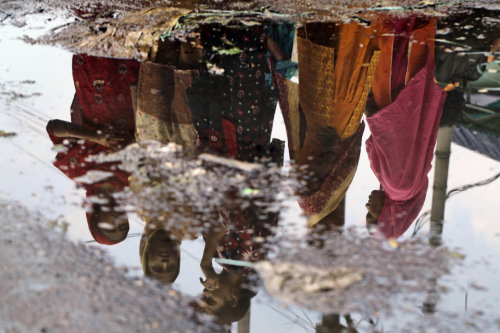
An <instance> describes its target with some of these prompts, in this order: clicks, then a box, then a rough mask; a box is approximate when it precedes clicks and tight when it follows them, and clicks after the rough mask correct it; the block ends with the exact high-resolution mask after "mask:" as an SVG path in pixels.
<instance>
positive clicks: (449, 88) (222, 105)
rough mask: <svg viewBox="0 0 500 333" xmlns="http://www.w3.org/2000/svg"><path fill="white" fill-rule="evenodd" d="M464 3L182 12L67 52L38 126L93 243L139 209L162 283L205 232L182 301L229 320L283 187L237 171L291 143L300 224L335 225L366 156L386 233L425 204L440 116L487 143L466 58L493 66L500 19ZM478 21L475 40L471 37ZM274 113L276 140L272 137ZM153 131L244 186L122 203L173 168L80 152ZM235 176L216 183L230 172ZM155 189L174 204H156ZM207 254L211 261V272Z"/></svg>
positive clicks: (236, 313)
mask: <svg viewBox="0 0 500 333" xmlns="http://www.w3.org/2000/svg"><path fill="white" fill-rule="evenodd" d="M165 10H168V9H165ZM186 12H189V11H186ZM211 15H213V16H216V14H215V12H214V13H212V14H211ZM249 15H250V14H249ZM461 15H462V14H457V15H455V16H453V15H451V16H449V17H446V18H444V19H438V18H436V17H432V16H428V15H424V14H420V13H416V14H409V15H393V14H389V13H380V12H377V13H376V12H366V13H362V14H360V15H359V16H356V17H353V18H351V19H350V20H349V21H338V22H333V21H328V22H324V21H317V22H315V21H305V22H294V21H285V20H277V19H269V18H263V17H262V16H258V15H256V16H251V15H250V16H249V17H245V19H241V18H240V19H233V20H228V19H225V22H224V23H221V22H219V21H217V20H213V21H211V20H210V19H208V18H210V16H202V15H199V16H197V15H191V14H186V15H178V17H176V18H175V20H174V19H172V20H171V22H170V23H169V24H170V29H165V27H163V28H162V29H163V30H164V31H168V33H166V34H164V35H163V36H162V38H160V39H159V40H158V41H157V50H156V52H150V53H149V54H148V56H147V59H146V60H144V59H140V60H134V59H124V58H122V57H121V58H107V57H100V56H94V55H90V54H86V53H80V54H74V56H73V62H72V71H73V80H74V85H75V91H76V92H75V96H74V99H73V103H72V104H71V106H70V107H69V110H70V117H69V118H71V121H70V122H68V121H64V120H59V119H53V120H50V121H49V122H48V124H47V133H48V135H49V137H50V139H51V140H52V142H53V144H54V145H55V146H56V147H57V148H58V149H57V150H58V153H57V156H56V157H55V161H54V166H55V167H56V168H58V169H59V170H60V171H61V172H62V173H64V174H65V175H66V176H67V177H68V178H70V179H72V180H73V181H74V182H75V183H76V184H77V185H78V186H80V187H82V188H84V189H85V191H86V201H85V203H84V207H83V208H82V209H84V210H85V212H86V217H87V222H88V228H89V231H90V233H91V235H92V237H93V239H94V240H95V241H96V242H98V243H100V244H105V245H113V244H117V243H120V242H122V241H124V240H125V239H126V238H127V236H128V233H129V219H128V215H129V214H130V213H131V212H133V213H136V214H137V215H138V216H139V217H140V218H141V220H142V222H143V224H144V231H143V233H142V237H141V240H140V247H139V250H138V252H139V257H140V262H141V265H142V269H143V272H144V274H145V275H147V276H149V277H151V278H153V279H155V280H157V281H159V282H161V283H165V284H171V283H173V282H174V281H175V280H176V279H177V277H178V275H179V271H180V266H181V262H182V260H181V251H180V246H181V243H182V242H183V241H185V240H193V239H197V238H199V237H201V238H203V240H204V243H205V245H204V251H203V256H202V258H201V260H200V263H199V264H200V268H201V270H202V272H203V274H204V275H205V278H200V283H201V284H202V286H203V292H202V295H199V297H198V298H197V299H198V301H196V302H193V304H192V306H193V307H194V308H195V309H196V310H197V311H200V312H203V313H209V314H212V315H215V317H216V318H217V319H216V322H217V323H218V324H230V323H232V322H236V321H239V320H240V319H241V318H243V317H244V316H245V314H247V313H248V310H249V307H250V303H251V299H252V298H253V297H254V296H256V294H257V292H258V290H259V289H258V286H259V284H260V282H259V279H260V278H259V275H258V274H257V272H256V270H255V269H253V268H252V267H253V266H252V265H253V264H255V263H258V262H260V261H262V260H265V259H267V258H268V256H269V255H270V254H271V252H272V251H271V249H272V247H273V246H274V244H273V239H274V238H275V236H276V233H277V230H278V227H279V224H281V223H282V221H280V209H279V207H278V206H277V205H276V203H277V202H278V201H279V200H278V191H276V192H275V193H272V191H271V193H270V194H269V192H268V191H267V192H266V191H264V189H266V188H267V186H268V184H267V183H266V179H263V180H261V181H260V182H259V183H258V184H257V185H255V184H254V183H252V181H255V179H253V178H254V177H256V175H255V174H254V173H252V172H251V171H250V172H249V171H242V170H243V169H244V168H250V169H251V168H253V166H254V165H257V167H261V168H265V169H266V170H270V169H272V170H276V171H277V172H282V169H283V168H284V164H285V163H284V161H286V157H285V156H289V158H290V168H287V169H286V170H287V172H288V173H287V175H288V176H289V177H290V178H293V180H294V182H293V184H294V185H293V186H292V187H293V190H292V193H290V196H291V197H293V198H294V200H296V201H297V202H298V205H299V206H300V208H301V210H302V212H303V214H304V215H305V216H306V224H307V227H309V228H310V233H311V234H315V233H325V232H329V231H332V230H335V231H336V232H337V233H338V232H340V233H342V229H343V227H344V220H345V207H346V200H347V199H346V193H347V192H348V190H349V187H350V185H351V183H352V182H353V179H354V177H355V175H356V173H357V172H358V171H362V172H365V171H366V170H358V164H359V161H360V156H361V155H362V154H366V156H367V157H368V159H369V165H370V168H371V172H373V174H374V175H375V177H376V179H377V180H378V182H379V184H380V186H379V187H378V188H375V189H373V191H371V193H368V192H367V193H366V197H367V198H368V199H367V203H366V205H365V207H366V210H367V214H366V227H367V229H368V232H369V234H370V236H371V237H372V238H374V239H383V238H386V239H397V238H399V237H400V236H402V235H403V234H405V232H407V230H408V229H409V228H410V226H411V225H412V224H413V223H414V222H415V221H416V220H417V218H418V216H419V215H420V214H421V211H422V207H423V205H424V201H425V199H426V196H427V192H428V189H429V172H430V170H431V167H432V163H433V159H434V152H435V149H436V142H437V141H438V140H439V133H441V131H442V129H443V128H449V127H451V126H456V127H457V128H460V131H468V130H470V131H473V130H477V129H478V128H479V129H481V131H483V132H485V133H487V134H488V135H489V137H491V138H492V139H491V140H495V139H496V140H498V134H499V131H498V129H499V126H498V118H491V117H490V118H488V119H487V120H484V119H483V118H482V117H483V113H484V110H483V109H487V110H489V111H490V112H489V113H488V112H487V113H486V115H487V116H489V115H491V113H492V112H493V113H496V112H499V110H500V106H499V102H498V100H497V101H496V102H494V103H491V104H490V105H488V106H487V107H478V106H474V105H473V104H472V103H471V102H470V100H469V99H470V94H471V92H472V93H474V92H477V91H478V90H480V89H485V88H488V83H487V82H484V83H481V82H479V81H481V80H486V79H485V75H484V74H485V73H489V72H488V70H484V71H483V72H480V71H478V70H477V68H493V67H494V66H496V67H498V64H499V59H500V56H499V51H500V42H499V41H500V26H499V25H495V24H493V23H492V24H489V25H484V24H482V21H481V20H480V19H477V18H478V17H480V16H481V12H480V11H478V12H475V13H474V15H470V13H469V14H467V15H465V16H461ZM463 20H465V21H467V24H460V25H459V24H454V22H461V21H463ZM465 25H469V26H470V27H471V28H468V29H466V31H465V30H464V26H465ZM449 27H451V29H450V28H449ZM475 31H476V32H475ZM479 32H480V33H481V34H482V36H483V38H481V39H478V38H475V37H474V36H477V34H479ZM490 72H491V71H490ZM470 87H472V88H470ZM276 112H280V113H281V115H280V116H281V117H282V118H283V120H284V124H285V129H286V142H284V141H281V140H279V139H276V138H272V136H271V134H272V133H273V121H274V119H275V116H276ZM481 112H483V113H481ZM497 114H498V113H497ZM368 130H369V136H368V139H366V141H365V145H364V146H365V148H366V150H364V149H362V147H363V135H364V134H367V133H365V132H366V131H368ZM460 133H462V132H460ZM151 142H156V143H158V142H159V143H160V144H161V145H162V146H168V147H176V148H175V149H177V150H179V151H182V159H194V160H196V159H197V158H198V157H199V156H201V155H203V156H209V157H210V158H211V159H212V160H213V162H210V165H209V166H207V165H204V166H205V167H206V169H207V170H208V169H211V168H214V169H216V168H222V169H224V168H228V169H237V170H238V172H237V173H236V174H237V176H235V177H234V181H235V182H236V181H242V182H243V183H244V184H245V185H244V186H243V188H244V190H243V191H240V187H238V186H234V187H231V186H228V187H227V189H225V190H224V192H223V193H222V195H221V196H218V197H217V198H218V201H217V202H216V203H215V204H214V203H213V202H211V203H210V205H208V204H207V205H206V206H204V205H203V203H201V205H200V203H199V202H196V201H198V200H200V197H199V196H193V197H192V198H191V199H190V198H189V196H187V198H186V196H183V197H182V198H180V197H179V196H176V194H175V193H172V192H168V193H166V194H165V195H164V196H163V197H162V198H161V200H160V201H158V202H155V206H156V207H155V210H154V211H150V209H149V208H148V207H141V206H140V205H137V206H134V202H133V201H132V202H131V201H130V200H129V201H127V202H125V203H124V202H121V201H120V198H121V196H120V193H122V192H127V193H132V194H133V193H136V194H137V193H149V192H148V191H151V189H154V188H157V187H158V186H169V185H170V184H166V182H168V181H169V180H167V177H162V175H161V173H158V174H155V173H154V172H152V171H151V170H153V169H154V168H164V169H165V168H166V169H168V166H166V165H165V163H163V164H161V165H157V166H153V169H152V167H151V166H148V167H146V166H145V164H146V163H148V161H147V159H145V160H141V161H140V162H139V163H138V165H136V168H137V170H147V171H145V172H146V174H147V179H148V180H147V181H144V179H138V177H137V176H136V175H135V174H134V173H132V172H130V171H126V170H125V169H124V168H122V166H121V163H120V162H119V161H112V162H109V161H108V162H99V161H97V160H95V159H90V160H89V159H88V157H89V156H93V155H100V156H105V155H112V154H115V153H116V152H120V151H124V150H126V149H127V147H128V146H130V145H136V146H137V145H146V144H149V143H151ZM496 142H497V143H498V141H496ZM285 146H286V147H287V148H288V149H286V147H285ZM221 161H222V162H221ZM219 164H220V165H219ZM245 170H246V169H245ZM252 170H253V169H252ZM280 170H281V171H280ZM167 171H168V170H167ZM203 172H208V171H206V170H205V171H203ZM219 174H221V175H225V173H224V172H222V173H219ZM231 175H234V173H230V172H228V173H227V176H226V177H224V178H225V179H220V180H219V181H220V182H229V183H230V182H231V181H233V180H231V179H230V177H232V176H231ZM236 178H237V179H236ZM169 179H170V178H169ZM241 179H243V180H241ZM182 181H185V180H182ZM259 186H260V188H259ZM264 193H265V194H264ZM132 198H133V196H132ZM210 199H211V198H206V200H207V201H209V200H210ZM280 200H281V199H280ZM166 202H168V203H169V204H168V207H169V209H162V208H161V207H167V205H166V204H165V203H166ZM443 205H444V203H443ZM360 206H362V203H360ZM131 207H132V208H131ZM158 207H160V208H159V209H158ZM172 207H174V208H173V209H171V208H172ZM207 207H208V208H207ZM277 207H278V208H277ZM365 207H360V209H364V208H365ZM443 209H444V208H443ZM281 215H283V214H281ZM327 237H328V236H327ZM311 244H316V245H318V244H319V243H318V242H311ZM319 247H320V246H319ZM214 258H216V259H218V260H219V261H218V262H220V263H221V264H220V265H221V266H222V270H216V269H214V266H213V262H212V261H213V259H214ZM343 317H344V320H343V321H342V323H341V321H340V316H339V315H336V314H328V315H324V316H323V321H322V323H321V324H318V326H317V327H316V331H317V332H337V331H338V332H340V331H343V330H344V329H347V331H349V332H355V331H356V329H355V328H353V327H351V326H352V325H351V324H352V321H351V319H350V317H349V315H345V316H343ZM344 323H346V324H344Z"/></svg>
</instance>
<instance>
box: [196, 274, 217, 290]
mask: <svg viewBox="0 0 500 333" xmlns="http://www.w3.org/2000/svg"><path fill="white" fill-rule="evenodd" d="M203 273H204V274H205V276H206V279H205V280H203V278H201V277H200V283H201V284H202V285H203V286H204V287H205V288H206V289H207V290H215V289H218V288H219V277H218V275H217V274H216V273H215V272H213V273H209V274H207V273H205V272H203Z"/></svg>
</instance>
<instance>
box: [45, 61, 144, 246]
mask: <svg viewBox="0 0 500 333" xmlns="http://www.w3.org/2000/svg"><path fill="white" fill-rule="evenodd" d="M72 67H73V80H74V83H75V89H76V92H75V97H74V99H73V103H72V105H71V122H66V121H63V120H58V119H54V120H50V121H49V122H48V124H47V132H48V134H49V137H50V138H51V140H52V142H53V143H54V144H55V145H61V144H62V145H64V151H61V152H59V153H58V154H57V156H56V160H55V162H54V165H55V166H56V167H57V168H58V169H59V170H61V171H62V172H63V173H64V174H65V175H66V176H68V177H69V178H71V179H73V180H75V182H77V183H78V184H79V185H82V186H84V187H85V189H86V192H87V194H86V195H87V198H88V199H89V200H88V202H87V205H88V206H89V207H88V212H87V215H86V216H87V222H88V225H89V230H90V232H91V234H92V236H93V238H94V239H95V240H96V241H97V242H98V243H101V244H107V245H111V244H116V243H119V242H121V241H123V240H124V239H125V238H126V236H127V233H128V230H129V224H128V219H127V217H126V214H125V213H124V212H123V211H121V210H119V209H118V208H117V207H118V205H117V203H116V200H115V199H114V197H113V194H114V193H116V192H119V191H122V190H123V188H124V187H125V186H127V185H128V176H129V174H128V173H127V172H125V171H123V170H121V169H120V168H119V165H118V163H114V162H112V163H110V162H107V163H98V162H95V161H88V160H87V157H89V156H92V155H97V154H101V153H104V154H106V153H109V152H112V151H115V150H118V149H121V148H123V147H124V146H125V145H126V144H127V143H129V142H131V141H133V137H134V134H133V133H134V129H135V122H134V113H133V109H132V102H131V95H130V86H131V85H132V84H133V83H134V82H135V81H136V80H137V75H138V69H139V63H137V62H136V61H134V60H120V59H109V58H101V57H93V56H88V55H85V54H78V55H75V56H73V62H72ZM91 171H92V172H93V171H105V172H109V173H111V176H109V177H107V178H105V179H102V180H98V181H95V182H94V181H92V180H90V179H88V180H83V179H82V178H79V177H82V176H84V175H87V176H89V175H91V174H92V172H91ZM89 177H90V176H89ZM91 198H92V200H90V199H91Z"/></svg>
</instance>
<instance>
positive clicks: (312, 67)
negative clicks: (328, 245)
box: [274, 23, 378, 226]
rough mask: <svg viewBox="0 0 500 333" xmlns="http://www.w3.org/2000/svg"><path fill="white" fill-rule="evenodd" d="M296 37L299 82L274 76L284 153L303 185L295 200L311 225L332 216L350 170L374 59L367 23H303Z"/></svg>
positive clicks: (356, 151)
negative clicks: (285, 140)
mask: <svg viewBox="0 0 500 333" xmlns="http://www.w3.org/2000/svg"><path fill="white" fill-rule="evenodd" d="M297 41H298V44H297V45H298V58H299V82H300V83H299V84H296V83H294V82H293V81H292V80H289V79H287V78H285V77H284V76H283V75H282V74H281V73H279V72H276V73H275V74H274V78H275V82H276V85H277V86H278V89H279V91H280V108H281V110H282V112H283V118H284V120H285V124H286V128H287V136H288V146H289V150H290V157H291V158H292V159H294V160H295V161H296V164H297V167H298V169H299V170H300V171H299V177H300V178H301V179H302V181H303V184H304V188H300V189H299V191H298V192H299V194H300V195H301V197H300V199H299V204H300V206H301V207H302V209H303V210H304V212H305V213H306V214H307V215H308V216H309V219H308V221H307V224H308V225H309V226H313V225H315V224H317V223H318V222H320V221H321V220H323V219H325V220H329V219H330V220H331V219H332V218H334V217H333V215H335V210H336V208H337V207H338V206H339V204H340V202H341V201H342V200H343V199H344V196H345V193H346V191H347V189H348V187H349V185H350V183H351V182H352V179H353V177H354V174H355V172H356V167H357V163H358V160H359V154H360V148H361V137H362V134H363V130H364V124H362V123H361V116H362V113H363V111H364V105H365V103H366V96H367V94H368V92H369V89H370V85H371V80H372V78H373V70H374V68H375V65H376V62H377V59H378V58H377V54H376V53H375V49H374V44H373V42H372V39H371V28H370V27H364V26H362V25H360V24H358V23H349V24H343V23H339V24H333V23H311V24H306V25H305V26H304V27H302V28H300V29H298V31H297ZM353 55H355V56H354V57H353ZM325 222H326V221H325Z"/></svg>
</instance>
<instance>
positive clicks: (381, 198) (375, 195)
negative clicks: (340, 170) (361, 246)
mask: <svg viewBox="0 0 500 333" xmlns="http://www.w3.org/2000/svg"><path fill="white" fill-rule="evenodd" d="M384 202H385V192H384V191H379V190H375V191H372V193H371V194H370V196H369V197H368V202H367V203H366V205H365V207H366V209H367V210H368V213H367V214H366V223H367V224H368V225H374V224H375V225H376V224H377V220H378V218H379V216H380V213H381V212H382V208H383V207H384Z"/></svg>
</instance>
